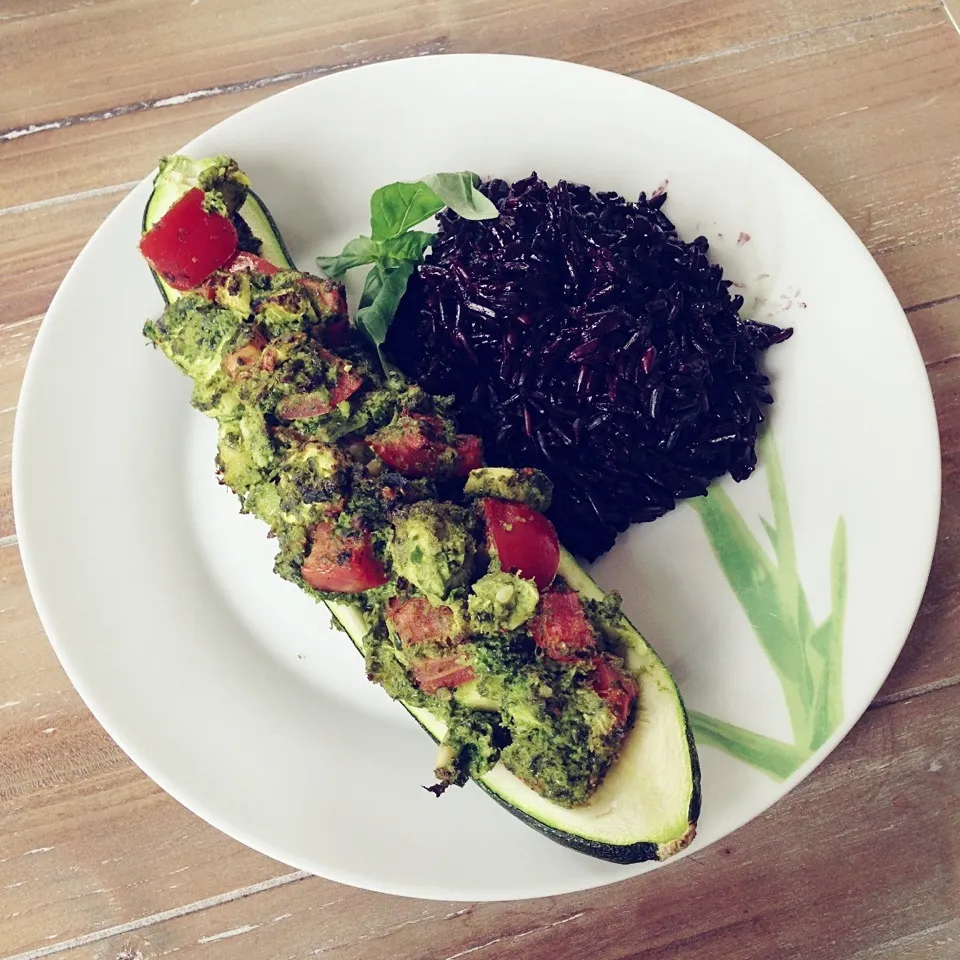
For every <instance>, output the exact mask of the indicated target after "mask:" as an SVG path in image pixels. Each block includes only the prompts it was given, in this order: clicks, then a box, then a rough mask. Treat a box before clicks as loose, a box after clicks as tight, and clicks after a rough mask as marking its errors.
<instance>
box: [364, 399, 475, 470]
mask: <svg viewBox="0 0 960 960" xmlns="http://www.w3.org/2000/svg"><path fill="white" fill-rule="evenodd" d="M370 446H371V447H372V448H373V452H374V453H375V454H376V455H377V456H378V457H379V458H380V459H381V460H382V461H383V462H384V463H385V464H386V465H387V466H388V467H392V468H393V469H394V470H396V471H397V472H398V473H402V474H403V475H404V476H405V477H434V476H445V477H465V476H466V475H467V474H468V473H469V472H470V471H471V470H474V469H476V468H477V467H480V466H483V452H482V448H481V444H480V438H479V437H475V436H472V435H471V434H464V433H461V434H457V436H456V437H455V438H454V442H453V443H452V444H451V443H448V442H447V441H446V440H445V439H444V436H443V421H442V420H441V419H440V418H439V417H434V416H431V415H429V414H424V413H404V414H402V415H401V416H400V417H399V418H398V420H397V422H395V423H391V424H388V425H387V426H386V427H382V428H381V429H380V430H378V431H377V432H376V433H375V434H374V435H373V436H372V437H371V438H370Z"/></svg>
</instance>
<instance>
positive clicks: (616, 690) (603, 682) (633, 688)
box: [590, 657, 639, 727]
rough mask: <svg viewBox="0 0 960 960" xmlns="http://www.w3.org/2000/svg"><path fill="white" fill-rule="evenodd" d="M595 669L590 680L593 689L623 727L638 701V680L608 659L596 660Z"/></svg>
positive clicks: (598, 658) (594, 662) (600, 658)
mask: <svg viewBox="0 0 960 960" xmlns="http://www.w3.org/2000/svg"><path fill="white" fill-rule="evenodd" d="M593 668H594V669H593V673H592V675H591V678H590V679H591V681H592V683H593V689H594V690H595V691H596V693H597V695H598V696H599V697H600V699H601V700H603V701H604V703H606V705H607V706H608V707H609V708H610V710H611V712H612V713H613V715H614V716H615V717H616V719H617V724H618V725H619V726H621V727H622V726H623V725H624V724H625V723H626V722H627V720H628V719H629V718H630V711H631V709H632V708H633V704H634V701H635V700H636V699H637V693H638V692H639V688H638V686H637V681H636V678H634V677H633V676H631V675H630V674H629V673H627V671H626V670H624V669H623V668H622V667H620V666H619V665H618V664H616V663H612V662H611V661H610V660H609V659H607V658H606V657H597V658H596V659H594V661H593Z"/></svg>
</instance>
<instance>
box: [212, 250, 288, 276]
mask: <svg viewBox="0 0 960 960" xmlns="http://www.w3.org/2000/svg"><path fill="white" fill-rule="evenodd" d="M222 269H223V270H226V271H227V273H240V271H241V270H251V271H253V272H254V273H265V274H266V275H267V276H272V275H273V274H275V273H279V272H280V268H279V267H277V266H274V265H273V264H272V263H271V262H270V261H269V260H264V259H263V257H258V256H257V255H256V254H255V253H248V252H247V251H246V250H238V251H237V252H236V253H235V254H234V255H233V257H232V258H231V259H230V260H228V261H227V262H226V263H225V264H224V265H223V267H222Z"/></svg>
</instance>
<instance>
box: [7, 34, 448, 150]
mask: <svg viewBox="0 0 960 960" xmlns="http://www.w3.org/2000/svg"><path fill="white" fill-rule="evenodd" d="M446 43H447V41H446V38H445V37H437V38H436V39H434V40H429V41H427V42H425V43H420V44H417V45H416V46H414V47H409V48H407V49H406V50H401V51H399V53H398V54H396V55H394V54H390V55H387V56H379V57H367V58H363V59H359V60H350V61H347V62H346V63H339V64H333V65H327V64H324V65H322V66H317V67H307V68H306V69H305V70H294V71H292V72H290V73H280V74H276V75H274V76H269V77H255V78H254V79H252V80H241V81H239V82H237V83H226V84H223V85H222V86H217V87H207V88H204V89H201V90H188V91H187V92H185V93H177V94H173V95H172V96H168V97H158V98H157V99H154V100H140V101H137V102H136V103H124V104H120V105H119V106H116V107H111V108H110V109H109V110H97V111H95V112H93V113H78V114H74V115H73V116H69V117H60V118H59V119H57V120H48V121H46V122H45V123H31V124H27V126H25V127H11V128H9V129H7V130H0V143H4V142H7V141H10V140H19V139H20V138H21V137H29V136H31V135H33V134H35V133H43V132H45V131H47V130H62V129H65V128H66V127H73V126H77V125H78V124H81V123H96V122H97V121H99V120H112V119H113V118H114V117H122V116H125V115H126V114H130V113H141V112H142V111H144V110H153V109H157V108H161V109H162V108H163V107H175V106H179V105H180V104H183V103H190V102H192V101H194V100H209V99H210V98H212V97H218V96H220V95H221V94H229V93H241V92H243V91H248V90H259V89H261V88H262V87H271V86H274V85H275V84H278V83H288V82H289V81H291V80H313V79H315V78H317V77H323V76H326V75H327V74H331V73H339V72H341V71H342V70H350V69H352V68H354V67H361V66H365V65H367V64H371V63H383V62H385V61H387V60H395V59H398V58H401V57H424V56H431V55H434V54H440V53H445V52H446Z"/></svg>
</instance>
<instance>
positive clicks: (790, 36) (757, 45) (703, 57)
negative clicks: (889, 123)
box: [0, 0, 949, 139]
mask: <svg viewBox="0 0 960 960" xmlns="http://www.w3.org/2000/svg"><path fill="white" fill-rule="evenodd" d="M941 9H944V8H943V5H942V0H937V2H936V3H930V4H927V5H926V6H922V7H917V6H906V7H898V8H897V9H896V10H887V11H884V12H883V13H874V14H869V15H868V16H865V17H853V18H852V19H850V20H841V21H840V22H839V23H830V24H824V25H823V26H819V27H810V28H809V29H807V30H798V31H796V32H794V33H787V34H784V35H783V36H780V37H772V38H766V39H763V40H754V41H751V42H750V43H743V44H739V45H737V46H735V47H725V48H724V49H723V50H712V51H710V52H709V53H701V54H698V55H697V56H695V57H684V58H682V59H680V60H671V61H670V62H669V63H660V64H656V65H655V66H652V67H644V68H643V69H642V70H637V71H634V72H633V73H631V74H630V76H631V77H645V76H648V75H650V74H653V73H659V72H660V71H662V70H670V69H673V68H676V67H689V66H693V65H694V64H698V63H709V62H710V61H711V60H720V59H722V58H723V57H729V56H736V55H737V54H740V53H748V52H750V51H751V50H763V49H764V48H766V47H773V46H777V45H778V44H781V43H794V42H796V41H797V40H805V39H807V38H808V37H815V36H818V35H820V34H822V33H830V32H832V31H835V30H844V29H846V28H848V27H857V26H863V25H864V24H867V23H878V22H879V21H881V20H886V19H888V18H889V17H899V16H902V15H903V14H905V13H914V12H917V11H919V12H923V11H933V10H941ZM948 15H949V13H948ZM920 29H928V28H926V27H922V28H920ZM0 139H2V138H0Z"/></svg>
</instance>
